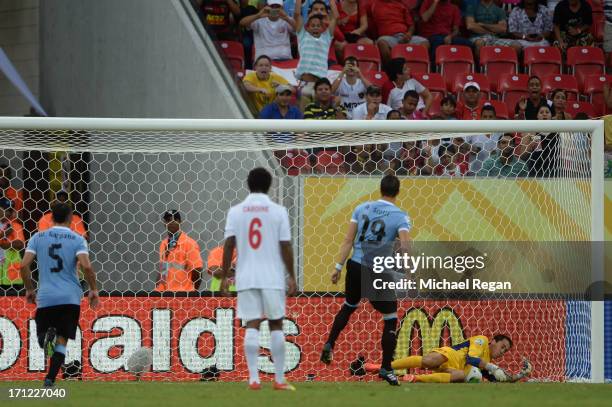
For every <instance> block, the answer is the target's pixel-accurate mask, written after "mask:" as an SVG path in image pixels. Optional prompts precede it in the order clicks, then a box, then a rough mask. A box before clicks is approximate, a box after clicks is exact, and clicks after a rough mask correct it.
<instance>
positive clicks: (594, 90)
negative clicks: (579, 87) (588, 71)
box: [583, 75, 612, 117]
mask: <svg viewBox="0 0 612 407" xmlns="http://www.w3.org/2000/svg"><path fill="white" fill-rule="evenodd" d="M606 81H607V82H608V83H609V84H611V85H612V75H608V76H604V75H592V76H587V77H586V78H585V80H584V87H583V95H585V96H586V97H587V100H588V101H589V102H590V103H591V104H592V105H593V109H594V114H595V116H597V117H599V116H601V115H603V114H604V113H605V110H606V109H605V108H604V98H603V87H604V84H605V83H606Z"/></svg>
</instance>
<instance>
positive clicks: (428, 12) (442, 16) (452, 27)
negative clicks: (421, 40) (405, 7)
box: [420, 0, 472, 66]
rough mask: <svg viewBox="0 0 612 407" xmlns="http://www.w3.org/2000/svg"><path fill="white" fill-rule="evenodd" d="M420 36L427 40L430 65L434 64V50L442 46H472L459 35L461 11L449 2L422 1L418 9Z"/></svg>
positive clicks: (441, 0)
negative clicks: (420, 23) (420, 22)
mask: <svg viewBox="0 0 612 407" xmlns="http://www.w3.org/2000/svg"><path fill="white" fill-rule="evenodd" d="M420 14H421V19H422V21H423V23H422V25H421V31H420V34H421V35H422V36H423V37H426V38H427V39H428V40H429V44H430V49H429V55H430V58H431V65H432V66H434V65H435V63H436V48H438V46H440V45H442V44H455V45H467V46H468V47H471V46H472V43H471V42H470V41H469V40H468V39H466V38H463V37H461V36H460V35H459V27H460V26H461V10H459V7H457V6H456V5H454V4H453V3H452V2H451V1H450V0H424V1H423V3H421V9H420Z"/></svg>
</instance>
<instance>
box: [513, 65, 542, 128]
mask: <svg viewBox="0 0 612 407" xmlns="http://www.w3.org/2000/svg"><path fill="white" fill-rule="evenodd" d="M527 88H528V90H529V94H528V97H522V98H521V99H520V100H519V101H518V102H517V103H516V106H515V108H514V117H515V118H516V119H519V120H536V119H537V115H538V109H539V107H540V106H541V105H549V104H550V102H549V101H548V100H546V98H545V97H544V96H543V95H542V81H541V80H540V78H539V77H537V76H535V75H534V76H531V77H530V78H529V81H528V82H527Z"/></svg>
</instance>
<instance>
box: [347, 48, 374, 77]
mask: <svg viewBox="0 0 612 407" xmlns="http://www.w3.org/2000/svg"><path fill="white" fill-rule="evenodd" d="M348 57H355V58H356V59H357V61H359V68H360V69H361V71H362V72H364V71H380V68H381V67H380V52H379V51H378V47H377V46H376V45H374V44H346V46H345V47H344V58H345V59H346V58H348Z"/></svg>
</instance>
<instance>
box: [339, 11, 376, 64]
mask: <svg viewBox="0 0 612 407" xmlns="http://www.w3.org/2000/svg"><path fill="white" fill-rule="evenodd" d="M359 3H360V2H359V0H341V1H340V2H339V3H338V30H339V34H340V35H339V37H338V38H336V42H335V47H336V55H337V56H338V61H341V60H342V59H341V58H342V56H343V54H344V47H345V46H346V44H373V41H372V40H371V39H369V38H368V37H367V35H366V31H367V30H368V15H367V13H366V10H364V9H365V7H361V6H360V4H359ZM336 34H338V32H336Z"/></svg>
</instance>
